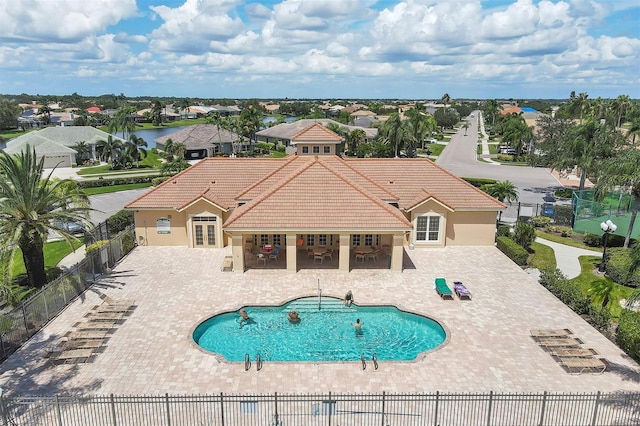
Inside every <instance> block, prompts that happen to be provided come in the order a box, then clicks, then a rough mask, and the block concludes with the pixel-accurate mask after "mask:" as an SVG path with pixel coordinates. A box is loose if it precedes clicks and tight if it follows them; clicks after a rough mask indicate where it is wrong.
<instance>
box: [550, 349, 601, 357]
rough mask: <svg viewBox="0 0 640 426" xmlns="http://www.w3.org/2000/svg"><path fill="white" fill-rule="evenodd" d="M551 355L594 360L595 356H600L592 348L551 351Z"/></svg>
mask: <svg viewBox="0 0 640 426" xmlns="http://www.w3.org/2000/svg"><path fill="white" fill-rule="evenodd" d="M549 355H551V356H557V357H562V358H571V357H575V358H592V357H593V356H594V355H598V352H597V351H596V350H595V349H591V348H588V349H585V348H565V349H563V348H559V349H553V350H551V351H549Z"/></svg>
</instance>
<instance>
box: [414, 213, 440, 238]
mask: <svg viewBox="0 0 640 426" xmlns="http://www.w3.org/2000/svg"><path fill="white" fill-rule="evenodd" d="M439 240H440V216H418V218H417V220H416V241H439Z"/></svg>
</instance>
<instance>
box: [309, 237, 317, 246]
mask: <svg viewBox="0 0 640 426" xmlns="http://www.w3.org/2000/svg"><path fill="white" fill-rule="evenodd" d="M307 245H308V246H309V247H313V246H314V245H316V243H315V235H307Z"/></svg>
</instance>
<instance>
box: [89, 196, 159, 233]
mask: <svg viewBox="0 0 640 426" xmlns="http://www.w3.org/2000/svg"><path fill="white" fill-rule="evenodd" d="M150 189H151V188H141V189H131V190H129V191H121V192H114V193H110V194H100V195H92V196H90V197H89V199H90V200H91V208H92V209H95V210H94V211H92V212H91V214H90V218H91V223H93V224H94V225H97V224H98V223H101V222H104V221H105V220H106V219H107V218H108V217H109V216H112V215H113V214H115V213H117V212H119V211H120V210H122V208H123V207H124V205H125V204H127V203H129V202H130V201H133V200H134V199H136V198H138V197H139V196H140V195H142V194H144V193H145V192H147V191H149V190H150Z"/></svg>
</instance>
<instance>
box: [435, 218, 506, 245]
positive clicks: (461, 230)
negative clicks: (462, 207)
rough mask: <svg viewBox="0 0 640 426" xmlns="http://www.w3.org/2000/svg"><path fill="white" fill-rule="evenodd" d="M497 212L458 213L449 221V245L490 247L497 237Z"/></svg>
mask: <svg viewBox="0 0 640 426" xmlns="http://www.w3.org/2000/svg"><path fill="white" fill-rule="evenodd" d="M496 217H497V212H456V213H453V214H450V215H449V219H448V220H447V242H446V244H447V245H454V246H488V245H493V244H494V242H495V237H496Z"/></svg>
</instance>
